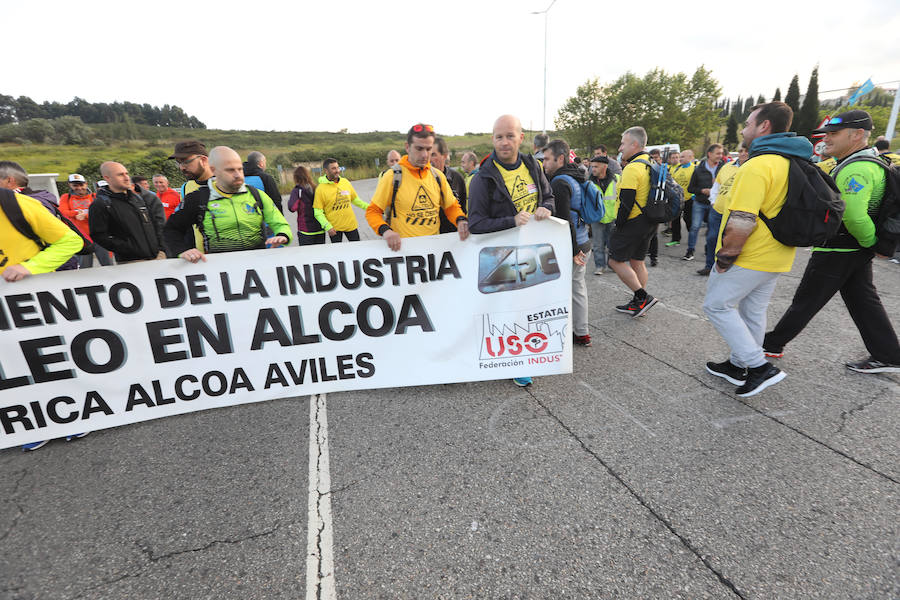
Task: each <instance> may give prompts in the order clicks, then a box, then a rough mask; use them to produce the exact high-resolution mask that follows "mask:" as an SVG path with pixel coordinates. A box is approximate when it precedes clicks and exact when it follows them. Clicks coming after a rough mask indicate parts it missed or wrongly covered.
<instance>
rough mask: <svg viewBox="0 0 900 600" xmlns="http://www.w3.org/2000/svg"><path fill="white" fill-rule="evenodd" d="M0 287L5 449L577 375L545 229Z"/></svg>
mask: <svg viewBox="0 0 900 600" xmlns="http://www.w3.org/2000/svg"><path fill="white" fill-rule="evenodd" d="M208 259H209V260H208V262H206V263H198V264H191V263H188V262H186V261H184V260H180V259H175V260H167V261H151V262H141V263H132V264H126V265H120V266H116V267H103V268H94V269H90V270H83V271H64V272H57V273H50V274H46V275H37V276H33V277H28V278H26V279H24V280H22V281H19V282H15V283H7V282H5V281H0V448H7V447H10V446H14V445H18V444H23V443H28V442H33V441H37V440H45V439H53V438H59V437H62V436H65V435H69V434H73V433H80V432H84V431H94V430H97V429H104V428H107V427H115V426H118V425H125V424H128V423H136V422H139V421H145V420H149V419H157V418H160V417H166V416H170V415H177V414H182V413H187V412H193V411H198V410H206V409H209V408H217V407H222V406H231V405H235V404H242V403H247V402H259V401H262V400H272V399H276V398H288V397H293V396H300V395H307V394H317V393H325V392H335V391H339V390H354V389H369V388H382V387H397V386H408V385H423V384H437V383H453V382H461V381H479V380H487V379H502V378H511V377H521V376H538V375H550V374H557V373H571V372H572V340H571V326H570V322H571V321H570V317H569V311H570V304H571V289H572V284H571V281H572V280H571V277H572V252H571V241H570V236H569V228H568V225H567V224H566V223H565V222H563V221H559V220H557V219H548V220H545V221H542V222H537V221H532V222H531V223H529V224H527V225H525V226H524V227H517V228H515V229H511V230H507V231H503V232H498V233H493V234H487V235H473V236H471V237H470V238H469V239H468V240H466V241H465V242H460V241H459V238H458V236H457V235H456V234H452V235H451V234H447V235H443V236H434V237H427V238H411V239H404V240H403V246H402V249H401V250H400V251H399V252H392V251H390V249H389V248H388V247H387V244H385V243H384V241H382V240H376V241H370V242H355V243H344V244H337V245H330V244H329V245H322V246H304V247H297V246H293V247H290V248H280V249H269V250H255V251H249V252H233V253H228V254H211V255H208Z"/></svg>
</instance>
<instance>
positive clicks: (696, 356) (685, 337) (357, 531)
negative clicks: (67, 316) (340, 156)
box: [0, 181, 900, 600]
mask: <svg viewBox="0 0 900 600" xmlns="http://www.w3.org/2000/svg"><path fill="white" fill-rule="evenodd" d="M357 189H358V191H359V192H360V194H361V195H362V196H363V197H364V198H368V197H369V196H370V195H371V192H372V189H373V182H372V181H365V182H359V184H358V185H357ZM360 217H361V211H360ZM361 222H362V220H361ZM361 230H362V231H363V232H364V234H368V235H371V232H369V230H368V227H367V226H366V225H365V224H363V226H362V228H361ZM366 237H368V236H366ZM345 243H346V242H345ZM683 250H684V246H681V247H680V248H663V250H662V253H661V256H660V265H659V267H657V268H655V269H652V270H651V280H650V285H649V286H648V287H649V290H650V292H651V293H653V294H654V295H656V296H658V297H659V298H661V300H662V304H661V305H659V306H657V307H655V308H654V309H653V310H652V311H650V312H649V313H648V314H647V316H646V317H645V318H641V319H637V320H632V319H631V318H630V317H628V316H626V315H621V314H618V313H616V312H614V311H613V306H614V305H615V304H617V303H621V302H624V301H625V300H627V298H628V296H629V294H628V293H626V290H625V288H624V286H623V285H622V284H620V283H619V282H618V280H617V279H616V278H615V276H614V275H612V274H606V275H603V276H594V275H588V277H589V281H588V286H589V291H590V302H591V309H590V323H591V335H592V336H593V338H594V345H593V347H591V348H576V352H575V372H574V373H573V374H571V375H563V376H556V377H544V378H540V379H538V380H536V381H535V384H534V386H533V387H532V388H530V389H528V390H523V389H519V388H516V387H515V386H514V385H513V384H512V383H511V382H509V381H494V382H486V383H485V382H482V383H464V384H456V385H440V386H430V387H410V388H398V389H390V390H375V391H357V392H342V393H335V394H329V395H328V396H327V420H328V422H327V433H328V435H327V438H328V452H329V458H330V460H329V463H330V489H329V490H325V492H326V494H325V495H327V496H328V498H330V500H331V511H332V519H331V526H332V528H333V533H334V542H333V562H334V571H333V581H334V585H335V589H336V596H337V597H338V598H342V599H366V598H415V599H420V598H447V599H449V598H453V599H456V598H510V599H512V598H518V599H524V598H529V599H544V598H546V599H550V598H553V599H556V598H685V599H695V598H754V599H767V600H768V599H772V598H778V599H793V598H797V599H806V598H817V599H844V598H852V599H884V598H898V597H900V567H898V565H900V535H898V534H900V531H898V528H900V526H898V523H900V519H898V516H900V442H898V440H900V410H898V408H900V376H898V375H862V374H856V373H851V372H849V371H847V370H846V369H845V368H844V367H843V363H844V362H845V361H848V360H853V359H857V358H861V357H863V356H865V349H864V347H863V345H862V342H861V340H860V338H859V335H858V334H857V332H856V329H855V327H854V325H853V323H852V321H851V320H850V318H849V316H848V314H847V312H846V309H845V308H844V306H843V304H842V302H841V301H840V299H837V300H833V301H832V302H831V303H830V304H829V305H828V306H826V307H825V309H824V310H823V311H822V312H821V314H819V315H818V316H817V317H816V318H815V319H814V320H813V322H812V323H811V324H810V326H809V327H808V328H807V330H806V331H805V332H803V333H802V334H801V336H800V337H799V338H798V339H797V340H795V341H794V342H793V343H792V344H791V345H790V346H789V347H788V348H787V355H786V356H785V358H783V359H780V360H779V361H778V364H779V366H781V367H782V368H783V369H784V370H785V371H786V372H787V373H788V377H787V378H786V379H785V380H784V381H783V382H782V383H780V384H778V385H777V386H775V387H773V388H771V389H769V390H766V391H765V392H763V393H761V394H760V395H758V396H755V397H752V398H749V399H746V400H744V399H739V398H737V397H735V396H734V394H733V386H731V385H730V384H728V383H726V382H724V381H722V380H720V379H717V378H714V377H712V376H710V375H708V374H707V373H705V371H704V368H703V365H704V362H705V361H707V360H711V359H714V360H722V359H723V358H724V357H725V356H726V347H725V345H724V343H723V342H722V340H721V339H720V338H719V336H718V335H717V334H716V333H715V331H714V330H713V328H712V326H711V325H710V324H709V322H708V321H707V320H706V319H705V317H704V316H703V314H702V310H701V308H700V307H701V303H702V299H703V295H704V289H705V278H702V277H700V276H697V275H696V274H695V273H694V272H695V270H696V269H698V268H700V266H702V265H701V264H699V259H698V260H697V261H694V262H684V261H682V260H680V257H681V255H682V254H683ZM808 256H809V253H808V252H807V251H805V250H800V251H799V252H798V259H797V261H796V263H795V266H794V269H793V271H792V272H791V273H789V274H786V275H785V276H783V277H782V278H781V279H780V280H779V283H778V286H777V288H776V291H775V295H774V297H773V301H772V304H771V306H770V310H769V318H770V320H774V319H777V318H778V317H779V316H780V315H781V314H782V313H783V311H784V310H785V309H786V308H787V306H788V305H789V303H790V299H791V296H792V294H793V291H794V288H795V287H796V285H797V283H798V282H799V278H800V275H801V274H802V271H803V268H804V266H805V264H806V261H807V259H808ZM875 280H876V284H877V285H878V288H879V292H880V293H881V295H882V299H883V301H884V303H885V306H886V308H887V310H888V312H889V314H891V315H892V317H893V319H894V325H895V327H900V267H898V266H897V265H895V264H890V263H887V262H885V261H879V262H878V263H877V264H876V266H875ZM309 436H310V403H309V398H308V397H303V398H287V399H284V400H278V401H272V402H264V403H259V404H250V405H244V406H238V407H233V408H227V409H217V410H212V411H206V412H199V413H194V414H188V415H183V416H177V417H170V418H166V419H162V420H157V421H149V422H145V423H140V424H137V425H131V426H126V427H121V428H118V429H111V430H106V431H101V432H96V433H93V434H91V435H89V436H88V437H86V438H84V439H81V440H77V441H75V442H71V443H66V442H62V441H56V442H53V443H51V444H49V445H48V446H46V447H44V448H43V449H41V450H39V451H36V452H33V453H23V452H21V451H19V450H17V449H11V450H4V451H0V598H3V599H30V598H34V599H37V598H41V599H50V598H53V599H56V598H60V599H74V598H91V599H93V598H98V599H99V598H104V599H105V598H110V599H112V598H129V599H138V600H143V599H152V598H216V599H222V598H235V599H238V598H239V599H253V598H266V599H269V598H303V597H308V596H307V558H308V556H307V554H308V549H307V534H308V530H307V527H308V522H309V521H308V518H309V514H308V504H307V501H308V486H309V478H310V471H309V462H310V461H309V459H310V455H309V448H310V437H309ZM313 441H314V442H315V439H314V440H313ZM315 591H316V590H315V589H313V592H315ZM313 597H315V594H314V595H313ZM322 597H325V595H323V596H322Z"/></svg>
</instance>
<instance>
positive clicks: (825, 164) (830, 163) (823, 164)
mask: <svg viewBox="0 0 900 600" xmlns="http://www.w3.org/2000/svg"><path fill="white" fill-rule="evenodd" d="M816 166H817V167H819V168H820V169H822V170H823V171H825V174H826V175H831V171H832V170H833V169H834V168H835V167H836V166H837V160H836V159H834V158H826V159H825V160H820V161H819V162H817V163H816Z"/></svg>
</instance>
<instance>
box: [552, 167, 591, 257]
mask: <svg viewBox="0 0 900 600" xmlns="http://www.w3.org/2000/svg"><path fill="white" fill-rule="evenodd" d="M560 175H568V176H569V177H571V178H572V179H574V180H575V181H577V182H578V183H584V182H585V181H587V178H586V176H585V174H584V169H582V168H581V167H579V166H578V165H576V164H574V163H567V164H566V165H564V166H563V168H561V169H560V170H559V171H557V172H556V173H554V174H553V178H552V179H550V189H551V190H552V191H553V200H554V203H555V204H556V210H555V211H553V216H554V217H559V218H560V219H565V220H566V221H568V222H569V234H570V235H571V236H572V256H575V255H576V254H578V251H579V250H581V251H583V252H584V253H585V254H587V253H588V252H589V251H590V249H591V241H590V240H588V241H587V242H585V243H584V244H581V245H579V244H578V243H577V242H576V241H575V227H576V226H578V225H579V223H578V221H577V220H575V221H573V219H577V218H578V217H577V215H573V214H572V188H571V187H569V184H568V183H566V182H565V181H564V180H562V179H560V178H559V176H560ZM583 226H584V227H587V225H583Z"/></svg>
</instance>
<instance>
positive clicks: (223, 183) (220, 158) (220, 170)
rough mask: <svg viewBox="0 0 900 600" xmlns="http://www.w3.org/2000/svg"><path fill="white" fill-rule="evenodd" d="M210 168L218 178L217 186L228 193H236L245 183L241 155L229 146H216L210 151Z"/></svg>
mask: <svg viewBox="0 0 900 600" xmlns="http://www.w3.org/2000/svg"><path fill="white" fill-rule="evenodd" d="M209 168H210V169H212V174H213V175H214V176H215V178H216V187H217V188H219V190H220V191H222V192H225V193H226V194H236V193H238V192H239V191H240V189H241V187H242V186H243V185H244V165H243V163H242V162H241V156H240V155H239V154H238V153H237V152H235V151H234V150H232V149H231V148H229V147H228V146H216V147H215V148H213V149H212V150H210V151H209Z"/></svg>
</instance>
